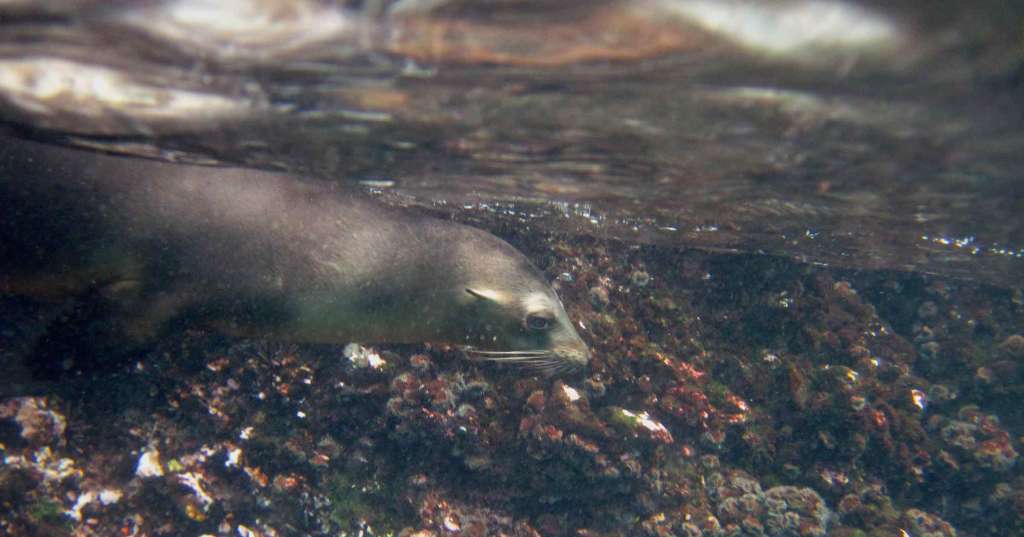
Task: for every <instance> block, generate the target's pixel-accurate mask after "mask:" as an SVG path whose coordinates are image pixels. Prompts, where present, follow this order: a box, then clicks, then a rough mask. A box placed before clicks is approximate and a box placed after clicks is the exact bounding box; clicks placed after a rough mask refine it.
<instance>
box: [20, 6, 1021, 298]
mask: <svg viewBox="0 0 1024 537" xmlns="http://www.w3.org/2000/svg"><path fill="white" fill-rule="evenodd" d="M942 7H943V9H942V10H940V11H941V14H935V13H936V12H935V9H934V4H932V3H927V2H904V3H901V5H900V6H898V7H890V6H887V5H882V4H876V3H873V2H863V3H854V2H837V1H824V0H792V1H787V2H772V3H764V2H753V1H742V0H732V1H727V2H706V1H699V0H632V1H629V2H599V3H582V2H579V3H557V5H556V4H555V3H552V2H544V1H539V2H529V3H516V2H511V3H497V4H488V5H487V6H486V7H481V6H479V5H475V4H474V3H472V2H458V1H450V2H427V1H410V0H403V1H398V2H366V3H351V2H350V3H345V4H331V3H321V2H276V1H255V0H232V1H230V2H206V1H202V0H169V1H163V2H147V3H143V4H139V5H133V6H131V7H125V8H118V7H116V6H115V7H110V6H108V5H104V4H102V3H94V2H88V1H82V2H72V3H45V2H44V3H32V2H6V3H4V4H2V5H0V15H4V20H5V21H6V22H5V23H4V24H3V25H2V26H0V114H2V117H3V118H4V120H5V121H4V122H5V123H6V124H7V125H8V126H11V127H13V128H14V129H15V130H17V131H18V132H19V133H20V134H28V135H32V136H35V137H40V138H48V139H58V140H59V141H63V142H71V143H77V144H79V145H89V146H91V147H102V148H104V149H108V150H115V151H126V152H132V153H137V154H143V155H146V156H150V157H156V158H172V159H175V160H188V161H199V162H207V161H209V160H210V159H215V160H217V161H221V162H225V163H235V164H245V165H251V166H257V167H263V168H272V169H284V170H291V171H295V172H299V173H304V174H309V175H311V176H314V177H317V178H322V179H329V180H338V181H351V182H356V183H362V184H363V185H364V186H368V187H371V188H374V189H380V190H382V191H384V197H385V198H386V199H390V200H392V201H396V202H399V203H403V204H419V205H423V206H427V207H431V208H433V209H435V210H440V211H445V212H455V213H458V214H459V215H460V216H461V217H462V218H464V219H469V220H480V221H486V220H491V221H511V222H529V223H530V224H531V225H533V226H538V227H541V228H547V229H550V230H555V231H563V232H568V233H582V234H594V235H601V236H610V237H616V238H620V239H624V240H628V241H632V242H644V243H657V244H665V245H673V246H699V247H704V248H709V249H715V250H726V251H748V252H766V253H774V254H783V255H788V256H791V257H794V258H797V259H801V260H804V261H808V262H815V263H825V264H833V265H841V266H853V267H859V268H895V269H902V270H916V271H924V272H933V273H939V274H945V275H951V276H959V277H970V278H979V279H982V280H985V281H989V282H992V283H997V284H1001V285H1016V284H1017V282H1019V281H1020V278H1021V276H1022V273H1024V270H1022V265H1021V263H1022V261H1021V257H1022V248H1024V239H1022V237H1024V233H1022V232H1024V229H1022V228H1024V225H1022V222H1021V217H1020V215H1021V214H1024V201H1022V196H1021V189H1020V188H1019V187H1018V186H1017V183H1018V180H1019V179H1018V175H1019V170H1020V169H1022V167H1024V166H1022V165H1024V162H1022V161H1024V156H1022V155H1024V137H1022V136H1021V135H1020V133H1021V132H1024V129H1021V119H1022V118H1021V114H1020V113H1019V109H1018V107H1017V106H1015V103H1017V102H1018V101H1017V97H1016V96H1017V95H1018V94H1019V91H1020V87H1019V85H1020V82H1019V80H1020V77H1019V74H1017V73H1018V72H1019V69H1020V67H1019V66H1020V65H1021V64H1022V62H1021V53H1020V49H1019V47H1017V46H1014V43H1015V42H1016V41H1014V39H1016V37H1015V36H1016V32H1017V31H1018V30H1019V27H1020V22H1021V21H1022V20H1024V13H1022V12H1024V8H1019V7H1016V8H1014V7H1009V8H1005V6H1002V4H1000V3H998V2H982V3H973V4H971V6H970V8H968V7H963V6H960V5H959V4H957V3H944V4H943V6H942ZM997 7H1000V9H996V8H997ZM111 36H115V37H111ZM1008 112H1009V113H1008ZM966 238H969V239H970V240H967V239H966ZM965 241H966V242H965Z"/></svg>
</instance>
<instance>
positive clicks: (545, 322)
mask: <svg viewBox="0 0 1024 537" xmlns="http://www.w3.org/2000/svg"><path fill="white" fill-rule="evenodd" d="M526 327H527V328H529V329H530V330H547V329H548V328H551V318H550V317H545V316H543V315H527V316H526Z"/></svg>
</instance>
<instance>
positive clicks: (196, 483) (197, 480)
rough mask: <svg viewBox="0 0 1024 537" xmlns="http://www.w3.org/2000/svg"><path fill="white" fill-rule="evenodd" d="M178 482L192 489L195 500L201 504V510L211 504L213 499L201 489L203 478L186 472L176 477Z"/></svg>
mask: <svg viewBox="0 0 1024 537" xmlns="http://www.w3.org/2000/svg"><path fill="white" fill-rule="evenodd" d="M178 482H179V483H181V484H182V485H185V486H186V487H188V488H190V489H192V492H193V493H194V494H195V496H196V499H198V500H199V503H200V504H202V506H203V509H206V508H208V507H209V506H210V505H212V504H213V498H212V497H211V496H210V495H209V494H207V493H206V490H204V489H203V478H202V476H200V475H199V474H197V473H195V472H188V473H185V474H180V475H178Z"/></svg>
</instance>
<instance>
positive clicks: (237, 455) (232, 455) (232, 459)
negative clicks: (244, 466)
mask: <svg viewBox="0 0 1024 537" xmlns="http://www.w3.org/2000/svg"><path fill="white" fill-rule="evenodd" d="M241 459H242V448H238V447H236V448H234V449H231V450H228V460H226V461H224V466H226V467H228V468H238V467H239V466H240V465H241V464H240V463H239V461H240V460H241Z"/></svg>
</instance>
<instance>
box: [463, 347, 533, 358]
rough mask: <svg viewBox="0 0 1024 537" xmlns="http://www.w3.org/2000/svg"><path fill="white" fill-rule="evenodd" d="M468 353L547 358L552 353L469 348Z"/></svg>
mask: <svg viewBox="0 0 1024 537" xmlns="http://www.w3.org/2000/svg"><path fill="white" fill-rule="evenodd" d="M466 352H468V353H470V354H477V355H480V356H546V355H549V354H551V351H546V350H535V351H488V350H482V349H473V348H467V349H466Z"/></svg>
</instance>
